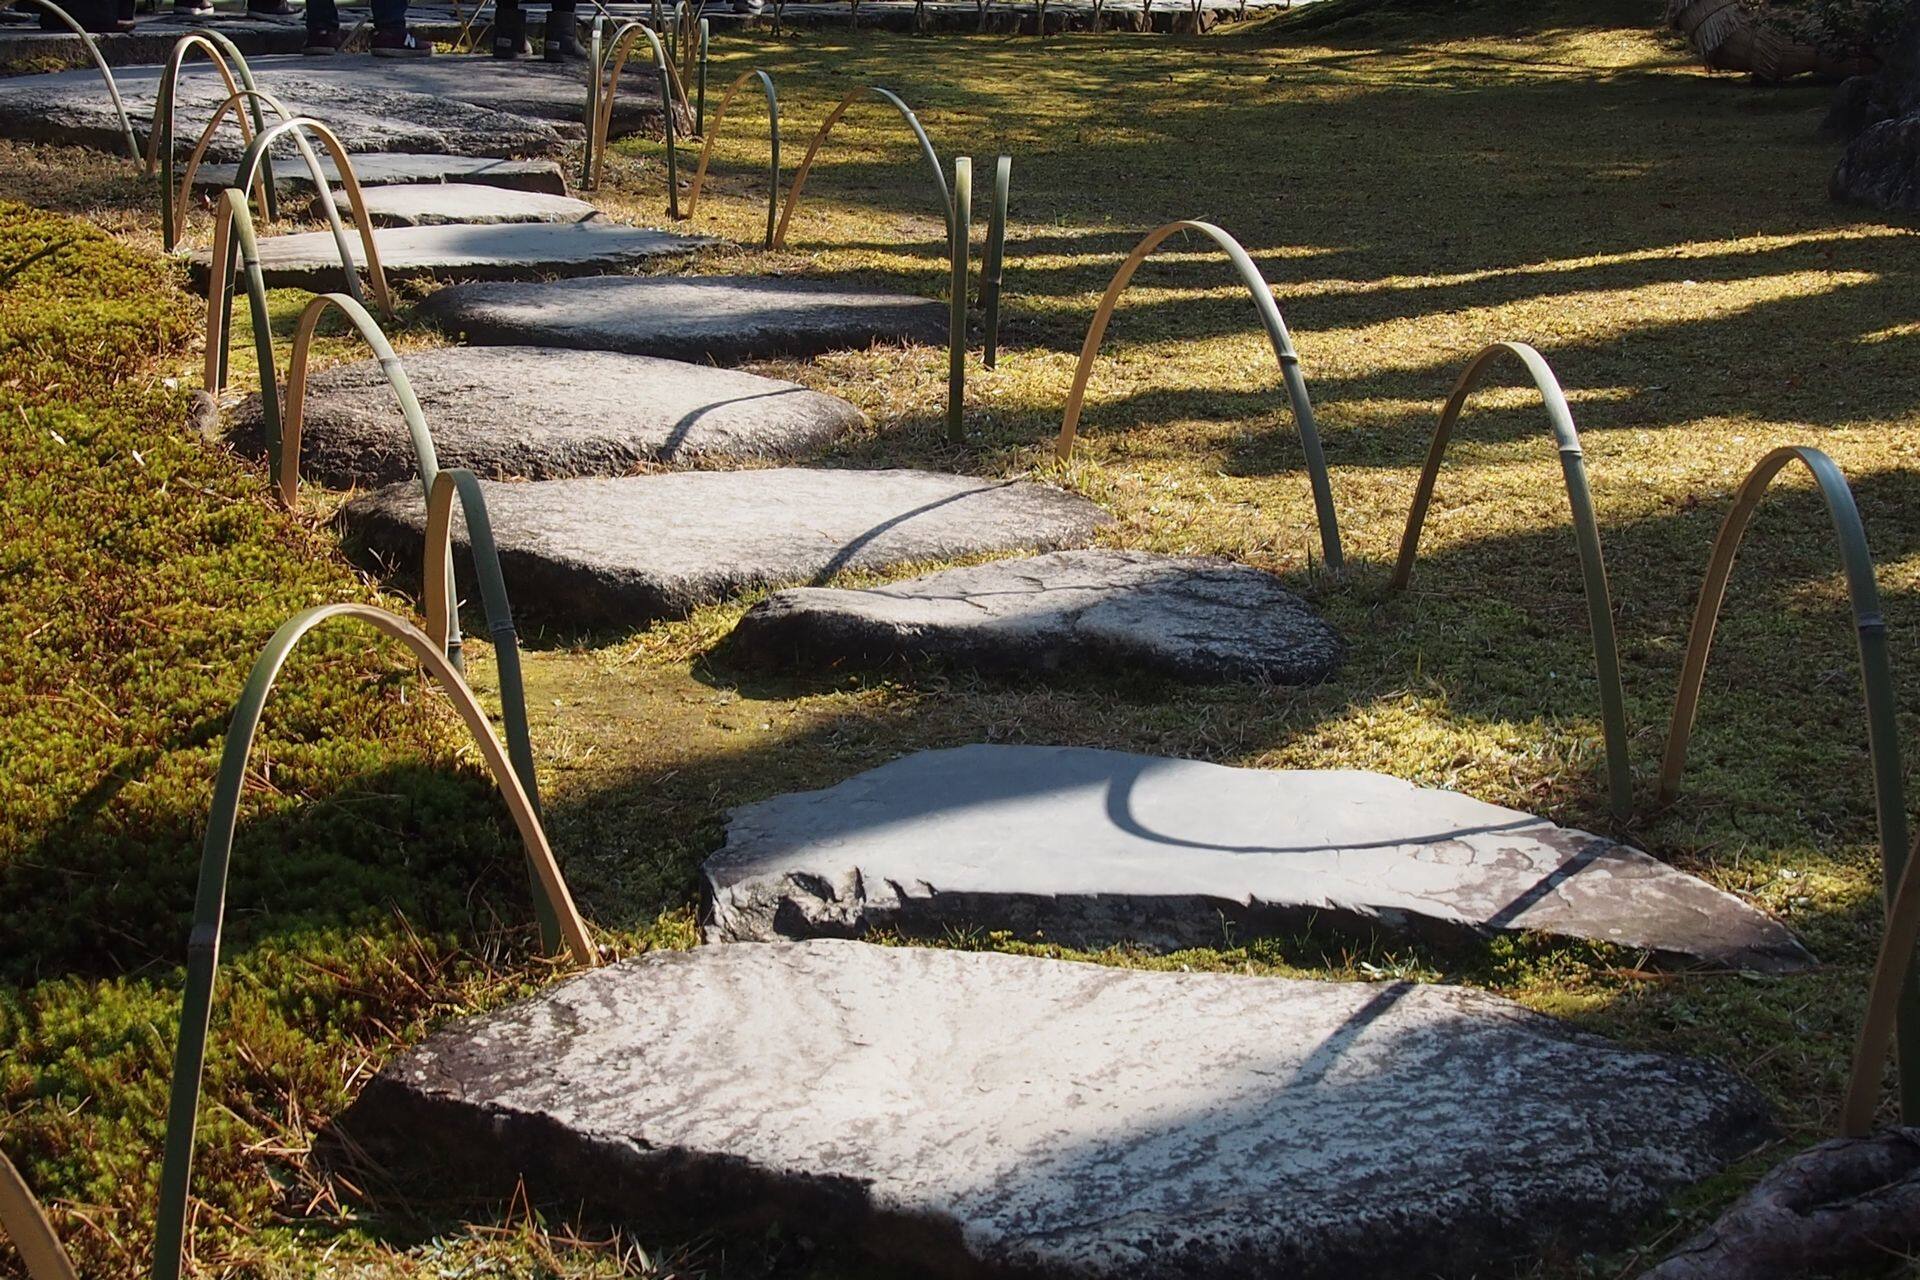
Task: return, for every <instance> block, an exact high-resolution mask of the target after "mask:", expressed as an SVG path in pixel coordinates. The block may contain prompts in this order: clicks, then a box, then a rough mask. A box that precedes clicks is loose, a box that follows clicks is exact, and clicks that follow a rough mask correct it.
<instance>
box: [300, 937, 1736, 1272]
mask: <svg viewBox="0 0 1920 1280" xmlns="http://www.w3.org/2000/svg"><path fill="white" fill-rule="evenodd" d="M1767 1136H1768V1124H1767V1116H1766V1105H1765V1103H1764V1102H1762V1101H1761V1099H1760V1098H1759V1096H1758V1095H1757V1094H1756V1093H1755V1092H1754V1091H1753V1090H1752V1089H1751V1088H1750V1087H1749V1086H1747V1085H1746V1084H1744V1083H1743V1082H1741V1081H1740V1080H1738V1079H1737V1078H1735V1077H1734V1076H1733V1075H1732V1074H1731V1073H1730V1072H1727V1071H1725V1070H1723V1069H1722V1068H1720V1067H1717V1066H1714V1065H1711V1064H1708V1063H1706V1062H1701V1061H1697V1060H1694V1059H1689V1058H1682V1057H1678V1056H1674V1055H1670V1054H1663V1053H1647V1052H1639V1051H1634V1050H1629V1049H1625V1048H1622V1047H1620V1046H1618V1045H1615V1044H1613V1043H1611V1042H1609V1041H1607V1040H1603V1039H1601V1038H1600V1037H1598V1036H1594V1035H1589V1034H1587V1033H1584V1032H1581V1031H1578V1030H1576V1029H1574V1028H1573V1027H1570V1026H1568V1025H1566V1024H1565V1023H1562V1022H1559V1021H1556V1020H1554V1019H1552V1018H1548V1017H1545V1016H1543V1015H1541V1014H1536V1013H1533V1012H1530V1011H1529V1010H1527V1009H1525V1008H1522V1007H1521V1006H1519V1005H1517V1004H1514V1003H1513V1002H1511V1001H1508V1000H1504V999H1501V998H1500V997H1498V996H1494V995H1489V994H1486V993H1483V992H1478V991H1470V990H1464V989H1461V988H1457V987H1444V986H1421V985H1416V984H1413V983H1405V982H1397V983H1358V982H1310V981H1300V980H1293V979H1286V978H1261V977H1248V976H1242V975H1234V974H1208V973H1152V972H1140V971H1135V970H1126V969H1114V968H1106V967H1103V966H1099V965H1091V964H1069V963H1064V962H1061V961H1056V960H1045V959H1039V958H1036V957H1030V956H1012V955H1002V954H995V953H973V952H961V951H951V950H944V949H933V948H923V947H876V946H869V945H866V944H863V943H858V942H835V941H822V942H808V943H788V944H780V945H745V946H734V947H699V948H696V949H694V950H692V951H679V952H674V951H666V952H654V953H653V954H651V955H646V956H642V957H639V958H637V959H632V960H627V961H623V962H621V963H619V964H616V965H611V966H608V967H606V968H602V969H596V970H592V971H590V972H587V973H583V974H581V975H579V976H578V977H574V978H571V979H569V980H567V981H565V982H562V983H560V984H559V985H557V986H555V987H552V988H550V989H549V990H547V991H546V992H544V993H543V994H541V995H540V996H538V997H536V998H534V999H533V1000H530V1001H527V1002H525V1003H522V1004H519V1005H516V1006H513V1007H511V1008H508V1009H506V1010H503V1011H501V1012H499V1013H495V1014H493V1015H491V1016H488V1017H485V1018H479V1019H474V1020H471V1021H467V1022H463V1023H460V1024H457V1025H455V1026H453V1027H450V1028H448V1029H446V1030H443V1031H441V1032H440V1033H439V1034H437V1035H434V1036H432V1037H430V1038H429V1039H428V1040H427V1041H426V1042H425V1043H424V1044H423V1045H421V1046H420V1047H419V1048H417V1049H415V1050H413V1051H412V1052H410V1053H407V1054H405V1055H402V1056H401V1057H399V1058H398V1059H396V1060H395V1061H394V1062H392V1063H390V1064H389V1065H388V1066H387V1067H386V1069H385V1070H383V1071H382V1072H381V1073H380V1074H379V1075H378V1076H377V1077H376V1078H375V1079H374V1080H373V1081H372V1082H371V1083H370V1084H369V1085H368V1086H367V1088H366V1089H365V1090H364V1091H363V1092H362V1094H361V1096H360V1097H359V1098H358V1099H357V1100H356V1101H355V1102H354V1103H353V1105H352V1106H351V1107H349V1108H348V1109H347V1110H346V1111H345V1112H344V1113H343V1114H342V1115H341V1117H340V1118H339V1120H338V1122H337V1129H336V1131H335V1133H334V1134H333V1135H332V1140H333V1141H335V1142H338V1143H340V1145H342V1146H347V1147H348V1148H349V1149H353V1148H356V1147H357V1148H358V1149H360V1150H364V1151H365V1152H366V1153H367V1154H368V1155H370V1156H371V1157H372V1159H373V1160H374V1161H375V1162H377V1163H380V1164H384V1165H386V1166H387V1167H388V1168H389V1169H390V1170H392V1171H395V1172H398V1171H400V1170H404V1171H405V1173H406V1175H407V1176H408V1177H409V1178H410V1179H417V1182H418V1185H423V1186H427V1185H431V1186H433V1187H435V1188H437V1189H440V1190H443V1191H451V1190H453V1189H455V1188H458V1189H459V1190H460V1191H462V1192H466V1193H468V1194H474V1195H477V1196H485V1197H488V1198H499V1199H504V1198H505V1197H506V1195H507V1194H508V1193H510V1192H513V1191H514V1190H515V1188H516V1187H517V1186H519V1185H520V1179H521V1178H522V1177H524V1179H525V1186H524V1192H525V1194H526V1196H527V1197H528V1198H529V1199H530V1200H531V1201H534V1202H541V1201H552V1202H564V1203H569V1204H575V1203H583V1202H584V1203H585V1204H587V1205H588V1206H590V1208H591V1210H592V1211H593V1212H595V1213H596V1214H603V1215H605V1216H607V1217H609V1218H610V1219H612V1220H613V1221H614V1222H617V1223H619V1224H621V1225H625V1226H631V1227H634V1228H636V1229H641V1230H648V1229H659V1228H660V1227H661V1225H662V1224H667V1223H671V1224H672V1226H673V1229H674V1230H676V1231H679V1232H681V1233H683V1234H684V1233H689V1232H691V1233H703V1232H712V1233H716V1234H734V1233H745V1234H750V1235H758V1234H760V1233H763V1232H765V1231H767V1230H768V1229H770V1228H778V1229H782V1230H783V1231H786V1232H790V1233H793V1234H798V1235H804V1236H806V1237H807V1238H809V1239H811V1240H814V1241H818V1242H820V1243H821V1244H823V1245H825V1246H827V1247H828V1248H830V1249H832V1248H836V1247H837V1248H838V1249H839V1250H840V1251H842V1252H847V1251H851V1250H853V1249H856V1248H858V1249H864V1250H865V1251H866V1252H868V1253H869V1254H870V1255H873V1256H874V1257H875V1259H876V1260H877V1261H878V1262H880V1263H881V1264H883V1265H887V1264H891V1265H893V1266H896V1267H899V1268H901V1273H902V1274H919V1275H940V1276H969V1277H977V1276H1009V1277H1012V1276H1018V1277H1040V1276H1045V1277H1071V1278H1072V1280H1193V1277H1197V1276H1209V1277H1221V1276H1246V1277H1252V1276H1275V1277H1279V1276H1284V1277H1287V1280H1407V1278H1408V1277H1414V1276H1431V1275H1435V1274H1444V1275H1449V1276H1462V1277H1464V1276H1469V1275H1480V1276H1491V1275H1495V1274H1500V1275H1507V1274H1513V1273H1514V1272H1513V1270H1512V1269H1510V1268H1511V1267H1513V1266H1514V1264H1519V1265H1524V1264H1525V1263H1526V1262H1527V1261H1528V1260H1530V1259H1532V1258H1534V1257H1537V1256H1538V1255H1539V1254H1541V1253H1543V1252H1546V1251H1548V1250H1555V1251H1559V1250H1565V1251H1568V1252H1573V1251H1576V1250H1580V1249H1583V1248H1590V1247H1594V1246H1600V1247H1606V1248H1611V1247H1617V1246H1618V1244H1619V1242H1620V1240H1621V1239H1622V1238H1623V1235H1625V1234H1626V1233H1629V1232H1631V1231H1634V1230H1637V1229H1639V1228H1640V1227H1641V1225H1642V1223H1643V1220H1644V1219H1645V1218H1646V1217H1647V1216H1649V1215H1651V1214H1652V1213H1654V1212H1655V1211H1657V1210H1659V1209H1660V1208H1661V1207H1663V1206H1664V1205H1665V1204H1666V1202H1667V1200H1668V1198H1669V1197H1670V1196H1671V1195H1673V1193H1675V1192H1676V1191H1678V1190H1680V1189H1681V1188H1683V1187H1685V1186H1687V1185H1688V1184H1690V1183H1693V1182H1696V1181H1698V1180H1700V1179H1702V1178H1705V1177H1708V1176H1710V1175H1712V1174H1714V1173H1715V1172H1717V1171H1719V1170H1720V1169H1722V1168H1724V1167H1725V1166H1726V1165H1727V1164H1728V1163H1729V1162H1730V1161H1731V1160H1733V1159H1736V1158H1738V1157H1740V1156H1742V1155H1744V1154H1746V1153H1747V1152H1748V1151H1750V1150H1752V1149H1753V1148H1755V1147H1756V1146H1758V1145H1759V1144H1760V1143H1761V1142H1762V1141H1764V1140H1765V1138H1766V1137H1767ZM889 1274H892V1273H891V1272H889Z"/></svg>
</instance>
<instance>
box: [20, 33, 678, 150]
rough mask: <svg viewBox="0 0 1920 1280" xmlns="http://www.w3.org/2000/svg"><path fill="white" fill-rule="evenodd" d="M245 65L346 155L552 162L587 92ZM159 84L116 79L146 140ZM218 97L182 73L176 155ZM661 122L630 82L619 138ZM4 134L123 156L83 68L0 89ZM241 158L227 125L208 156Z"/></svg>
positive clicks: (450, 74)
mask: <svg viewBox="0 0 1920 1280" xmlns="http://www.w3.org/2000/svg"><path fill="white" fill-rule="evenodd" d="M249 62H250V64H251V65H252V67H253V69H254V73H255V76H256V78H257V79H258V81H259V83H260V87H261V88H262V89H265V90H267V91H268V92H270V93H273V94H275V95H276V96H278V97H279V98H280V99H281V100H282V101H284V102H285V103H286V104H287V106H288V108H289V109H290V110H292V111H293V112H294V113H295V114H298V115H310V116H313V117H315V118H316V119H319V120H323V121H325V122H326V123H327V125H328V126H329V127H331V128H332V129H333V130H334V132H335V133H337V134H339V135H340V140H341V142H342V143H343V144H345V146H346V148H347V150H348V151H414V152H447V153H450V154H453V155H471V156H520V155H553V154H557V153H558V152H560V151H561V150H562V149H563V148H564V147H565V145H566V143H567V142H568V141H569V140H570V139H576V138H579V137H581V136H583V132H584V131H583V128H582V124H581V121H582V120H583V118H584V117H585V114H586V102H587V89H586V83H585V80H584V78H583V77H582V76H581V75H580V73H579V72H578V71H577V70H575V69H572V68H568V67H564V66H549V65H547V64H545V63H539V62H526V61H518V62H498V61H496V60H494V59H492V58H488V57H471V58H459V57H447V58H428V59H421V60H418V61H405V60H400V59H380V60H378V61H376V60H375V59H373V58H372V57H371V56H370V55H367V54H347V55H340V56H336V57H333V58H324V59H323V58H306V57H301V56H300V55H298V54H295V55H292V56H275V57H263V58H253V59H249ZM160 74H161V68H160V67H157V66H148V67H121V68H118V69H116V70H115V72H114V78H115V79H116V80H117V81H118V82H119V85H120V92H121V97H122V98H123V99H124V100H125V102H126V106H127V112H128V114H129V115H130V116H132V117H133V118H134V120H135V121H136V122H137V123H138V124H139V125H140V127H141V128H142V129H143V130H144V128H145V122H147V121H149V120H151V119H152V117H153V103H154V99H155V98H156V97H157V96H158V94H159V85H160ZM225 89H226V86H225V85H223V84H221V82H220V78H219V76H218V75H216V74H215V73H213V72H212V71H210V70H209V69H208V68H207V66H206V64H205V63H204V62H203V61H200V60H197V59H196V60H195V61H194V62H191V63H189V64H188V70H187V73H186V75H185V76H184V77H183V78H182V80H181V81H180V86H179V92H178V94H177V96H176V100H175V101H176V106H175V110H174V127H173V135H174V142H175V145H176V146H177V147H179V148H180V149H181V151H182V153H183V154H184V152H185V151H186V150H187V149H189V148H191V147H192V146H193V144H194V143H195V142H196V141H197V140H198V139H199V136H200V131H201V130H202V129H203V128H205V127H206V122H207V121H208V120H209V119H210V118H211V117H212V115H213V111H214V109H215V108H216V107H217V106H218V105H219V104H220V102H221V101H222V100H223V99H224V98H225V96H226V92H225ZM660 123H661V114H660V100H659V98H658V96H652V97H650V96H649V95H648V94H647V93H646V92H645V91H644V90H640V89H638V86H637V82H635V86H634V87H633V88H632V89H630V90H629V91H627V92H623V93H621V94H619V95H618V97H617V98H616V99H615V105H614V116H613V122H612V126H611V131H612V132H613V133H614V134H615V135H619V134H624V133H631V132H634V131H636V130H638V129H642V128H645V129H648V130H650V131H655V132H657V131H658V130H659V128H660ZM0 136H5V137H9V138H19V139H26V140H32V141H38V142H61V143H78V144H81V145H85V146H93V147H100V148H103V149H107V150H113V151H124V150H125V147H126V142H125V136H124V135H123V134H122V133H121V131H120V121H119V117H118V116H116V115H115V114H114V111H113V106H112V103H111V102H110V101H109V100H108V98H107V96H106V93H105V91H104V90H103V89H102V88H101V85H100V81H99V79H98V78H97V75H96V73H95V72H94V70H93V69H92V68H91V67H86V68H76V69H74V70H70V71H56V72H51V73H48V74H45V75H35V76H15V77H12V78H8V79H0ZM141 136H142V137H143V138H144V137H145V134H144V132H143V133H142V135H141ZM243 149H244V148H243V147H242V146H241V145H240V134H239V131H238V130H237V129H234V128H233V127H232V126H231V125H228V126H227V127H225V128H223V129H222V130H221V132H220V134H219V135H218V136H217V137H216V139H215V141H214V145H213V147H212V148H211V149H210V154H211V155H212V156H213V157H214V158H215V159H220V160H234V159H238V158H239V156H240V153H241V151H242V150H243ZM288 154H289V156H291V155H292V151H291V147H289V150H288Z"/></svg>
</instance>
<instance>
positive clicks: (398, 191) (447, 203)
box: [302, 166, 600, 227]
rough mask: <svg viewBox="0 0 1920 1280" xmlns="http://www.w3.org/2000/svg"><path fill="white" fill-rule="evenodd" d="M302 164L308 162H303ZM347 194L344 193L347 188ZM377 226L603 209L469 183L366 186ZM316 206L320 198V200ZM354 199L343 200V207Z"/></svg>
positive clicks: (480, 222)
mask: <svg viewBox="0 0 1920 1280" xmlns="http://www.w3.org/2000/svg"><path fill="white" fill-rule="evenodd" d="M302 167H303V168H304V167H305V166H302ZM343 194H344V193H343ZM360 198H361V202H362V204H363V205H364V206H365V208H366V211H367V218H368V220H369V221H371V222H372V223H373V225H374V226H376V227H442V226H447V225H449V224H457V225H461V226H489V225H492V224H495V223H507V222H585V221H586V220H587V219H589V218H594V217H598V216H599V214H600V211H599V210H598V209H596V208H594V207H593V206H592V205H590V204H588V203H587V202H586V201H585V200H575V199H574V198H573V197H572V196H555V195H548V194H546V193H545V192H540V191H503V190H501V189H500V188H498V187H486V186H479V185H476V184H471V183H465V182H437V183H412V184H407V185H401V186H391V185H389V186H378V187H367V188H365V189H363V190H362V191H361V193H360ZM314 204H315V211H316V213H317V212H318V208H319V201H318V200H317V199H316V200H315V202H314ZM349 207H351V202H349V201H346V200H344V199H343V200H342V201H341V212H342V213H344V212H345V211H346V209H347V208H349Z"/></svg>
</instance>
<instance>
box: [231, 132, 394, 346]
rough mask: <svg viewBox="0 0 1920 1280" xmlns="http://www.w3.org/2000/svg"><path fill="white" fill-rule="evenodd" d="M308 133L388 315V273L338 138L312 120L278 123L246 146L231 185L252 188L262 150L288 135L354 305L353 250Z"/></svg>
mask: <svg viewBox="0 0 1920 1280" xmlns="http://www.w3.org/2000/svg"><path fill="white" fill-rule="evenodd" d="M309 133H311V134H313V135H315V136H316V137H318V138H319V139H320V141H321V142H322V143H323V144H324V145H325V146H326V148H327V153H328V154H329V155H330V156H332V157H333V165H334V168H335V169H336V170H338V171H339V175H340V182H341V185H343V186H344V187H346V189H347V200H348V203H349V204H350V205H351V206H352V209H353V221H354V226H355V227H356V228H358V230H359V232H360V246H361V249H362V251H363V252H364V253H365V255H366V271H367V278H368V279H369V280H370V281H371V282H372V284H373V293H374V298H375V300H376V301H377V302H378V304H379V307H380V314H381V315H383V316H387V317H391V316H392V315H393V294H392V293H391V292H390V291H389V290H388V288H387V273H386V271H385V269H384V268H382V267H381V265H380V247H379V245H378V244H377V243H376V242H375V240H374V235H373V222H372V220H371V219H370V218H368V217H367V206H366V200H365V199H364V198H363V197H362V195H361V192H360V177H359V175H358V174H356V173H355V172H354V168H353V160H352V158H351V157H350V156H348V154H347V149H346V147H345V146H344V145H342V144H341V141H340V137H339V135H338V134H336V133H334V131H333V130H332V129H330V128H328V127H327V126H326V125H325V124H323V123H322V122H321V121H319V120H316V119H314V118H313V117H312V116H295V117H293V119H291V120H282V121H280V122H279V123H277V124H274V125H271V126H269V127H268V128H266V129H264V130H262V131H261V132H260V133H258V134H256V135H255V136H254V139H253V142H252V143H251V144H250V145H249V146H248V147H247V153H246V155H245V156H244V157H242V158H241V161H240V171H239V173H238V174H237V175H236V177H237V182H236V185H237V186H238V187H239V188H240V190H242V191H245V190H247V189H248V188H249V187H251V186H252V185H253V180H254V177H255V176H256V175H257V174H258V173H259V172H260V170H261V166H262V165H264V164H266V163H267V150H268V148H270V147H271V146H272V145H273V144H274V143H275V142H276V141H278V140H279V139H280V138H281V136H282V135H289V134H290V135H291V136H292V137H293V141H294V145H295V146H296V147H298V148H299V150H300V158H301V159H302V160H304V161H305V162H306V165H307V172H308V174H309V176H310V177H312V179H313V185H314V187H315V188H316V189H317V190H318V191H319V193H320V207H321V208H322V209H323V210H324V211H325V212H326V215H327V225H328V226H329V227H330V228H331V230H332V231H333V242H334V245H335V246H336V247H337V248H338V249H339V251H340V272H341V274H342V275H343V276H344V277H346V285H347V292H348V293H349V294H351V295H352V296H353V298H354V300H355V301H360V300H361V296H360V274H359V271H358V269H356V267H355V266H354V262H353V251H352V250H351V249H350V248H348V246H347V232H346V227H345V225H344V224H343V223H342V222H341V221H340V207H339V204H338V202H337V201H335V200H334V198H333V184H332V183H331V182H329V181H328V180H327V175H326V173H325V172H324V171H323V170H322V169H321V167H320V158H319V156H317V155H316V154H314V150H313V145H312V144H311V143H310V142H309V141H308V140H307V137H306V135H307V134H309Z"/></svg>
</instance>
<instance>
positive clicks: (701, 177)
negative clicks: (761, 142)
mask: <svg viewBox="0 0 1920 1280" xmlns="http://www.w3.org/2000/svg"><path fill="white" fill-rule="evenodd" d="M755 76H758V77H759V79H760V89H761V92H762V93H764V94H765V95H766V98H767V240H766V247H767V248H769V249H771V248H773V224H774V218H775V217H776V215H777V214H778V211H779V208H780V98H779V95H778V94H776V93H775V92H774V89H773V77H772V76H770V75H768V74H767V73H766V72H764V71H761V70H760V69H758V68H755V69H753V70H751V71H742V72H741V73H740V74H739V76H738V77H736V78H735V79H734V82H733V83H732V84H730V85H728V86H727V91H726V92H725V93H724V94H722V95H721V96H720V105H719V106H718V107H716V108H715V109H714V112H713V127H712V128H711V129H709V130H708V131H707V133H706V136H705V139H704V141H703V142H702V143H701V146H700V163H699V165H698V166H697V167H696V168H695V169H694V171H693V186H692V187H690V188H689V189H688V191H687V216H688V217H689V218H691V217H692V216H693V215H694V211H695V210H696V209H698V208H699V207H700V191H701V188H702V187H703V186H704V185H705V183H706V180H707V161H708V159H709V158H711V157H712V155H713V146H714V143H716V142H717V141H719V139H720V126H721V124H722V123H724V122H725V120H726V118H727V108H728V107H729V106H731V105H733V95H734V94H736V93H738V92H739V91H740V86H741V85H743V84H745V83H746V82H747V81H748V80H749V79H752V78H753V77H755Z"/></svg>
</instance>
